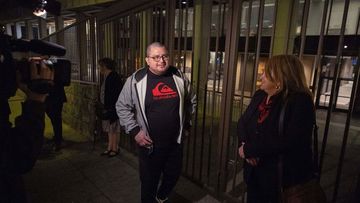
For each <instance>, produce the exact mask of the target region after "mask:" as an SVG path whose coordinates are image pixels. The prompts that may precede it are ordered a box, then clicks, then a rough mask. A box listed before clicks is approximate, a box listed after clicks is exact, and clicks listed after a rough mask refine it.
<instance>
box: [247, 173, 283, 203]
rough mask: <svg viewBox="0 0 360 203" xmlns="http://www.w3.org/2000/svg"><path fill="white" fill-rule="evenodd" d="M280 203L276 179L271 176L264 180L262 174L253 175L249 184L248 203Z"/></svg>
mask: <svg viewBox="0 0 360 203" xmlns="http://www.w3.org/2000/svg"><path fill="white" fill-rule="evenodd" d="M259 176H260V177H259ZM267 181H268V183H266V182H267ZM279 201H280V200H279V190H278V185H277V182H274V177H270V176H269V177H268V178H267V179H264V178H263V177H262V175H261V174H260V175H259V174H252V177H251V179H250V180H249V181H248V182H247V203H278V202H279Z"/></svg>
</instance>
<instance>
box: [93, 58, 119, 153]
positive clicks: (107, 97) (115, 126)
mask: <svg viewBox="0 0 360 203" xmlns="http://www.w3.org/2000/svg"><path fill="white" fill-rule="evenodd" d="M98 63H99V66H100V73H101V74H102V75H103V76H104V81H103V83H102V85H101V88H100V101H101V104H102V106H103V109H104V111H103V114H104V115H103V116H104V117H103V122H102V128H103V131H104V132H107V134H108V137H109V142H108V147H107V150H105V151H104V152H103V153H101V155H107V156H109V157H114V156H116V155H117V154H118V153H119V149H118V143H119V137H120V123H119V117H118V116H117V114H116V109H115V103H116V101H117V99H118V97H119V94H120V92H121V89H122V87H123V83H122V80H121V77H120V76H119V74H117V73H116V71H114V69H115V66H116V63H115V61H114V60H112V59H110V58H102V59H100V60H99V62H98Z"/></svg>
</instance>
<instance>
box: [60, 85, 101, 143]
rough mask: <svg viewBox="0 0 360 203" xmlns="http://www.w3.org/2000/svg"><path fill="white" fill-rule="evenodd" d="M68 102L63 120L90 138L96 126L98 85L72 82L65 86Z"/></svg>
mask: <svg viewBox="0 0 360 203" xmlns="http://www.w3.org/2000/svg"><path fill="white" fill-rule="evenodd" d="M65 92H66V96H67V102H66V103H65V105H64V109H63V122H64V123H66V124H68V125H69V126H70V127H72V128H74V129H75V130H76V131H78V132H79V133H80V134H81V135H82V136H85V137H86V138H88V139H89V140H91V139H92V138H93V132H94V128H95V102H96V98H97V95H98V86H97V85H93V84H85V83H79V82H72V83H71V85H70V86H69V87H65Z"/></svg>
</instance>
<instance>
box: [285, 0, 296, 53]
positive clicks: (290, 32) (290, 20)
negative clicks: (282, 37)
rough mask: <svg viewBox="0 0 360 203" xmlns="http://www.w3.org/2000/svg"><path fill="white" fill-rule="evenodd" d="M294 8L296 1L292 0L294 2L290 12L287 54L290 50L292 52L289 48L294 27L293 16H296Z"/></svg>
mask: <svg viewBox="0 0 360 203" xmlns="http://www.w3.org/2000/svg"><path fill="white" fill-rule="evenodd" d="M294 9H295V1H292V3H291V12H290V16H289V17H290V19H289V24H288V30H287V37H286V49H285V50H286V54H289V52H290V54H292V52H293V51H292V50H291V51H290V50H289V44H290V36H291V34H292V30H291V29H292V28H293V26H292V25H293V18H294V15H295V14H294Z"/></svg>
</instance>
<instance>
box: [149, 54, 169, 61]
mask: <svg viewBox="0 0 360 203" xmlns="http://www.w3.org/2000/svg"><path fill="white" fill-rule="evenodd" d="M148 58H151V59H152V60H154V61H156V62H159V61H160V59H162V60H164V61H167V60H169V55H162V56H148Z"/></svg>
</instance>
